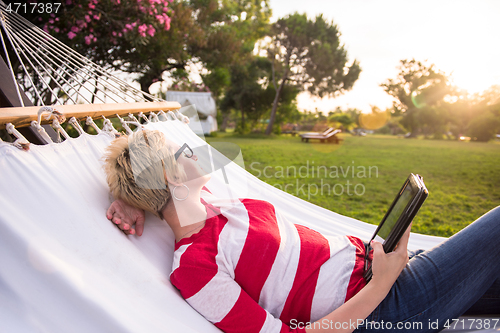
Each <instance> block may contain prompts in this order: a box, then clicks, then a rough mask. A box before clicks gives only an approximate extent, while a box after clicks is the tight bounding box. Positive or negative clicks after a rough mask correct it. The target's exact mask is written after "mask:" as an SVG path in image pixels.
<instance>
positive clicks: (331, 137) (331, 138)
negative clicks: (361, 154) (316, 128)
mask: <svg viewBox="0 0 500 333" xmlns="http://www.w3.org/2000/svg"><path fill="white" fill-rule="evenodd" d="M340 132H342V130H340V129H336V130H333V131H331V132H329V133H328V134H326V135H324V134H312V133H305V134H301V135H300V137H301V139H302V141H305V142H309V140H310V139H317V140H320V141H321V142H334V143H340V141H341V140H342V139H341V138H339V137H338V136H337V134H338V133H340Z"/></svg>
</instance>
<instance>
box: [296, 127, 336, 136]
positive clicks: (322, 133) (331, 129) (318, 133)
mask: <svg viewBox="0 0 500 333" xmlns="http://www.w3.org/2000/svg"><path fill="white" fill-rule="evenodd" d="M334 129H335V128H333V127H328V128H327V129H326V130H324V131H323V132H321V133H320V132H307V133H302V134H300V136H302V135H328V133H330V132H331V131H333V130H334Z"/></svg>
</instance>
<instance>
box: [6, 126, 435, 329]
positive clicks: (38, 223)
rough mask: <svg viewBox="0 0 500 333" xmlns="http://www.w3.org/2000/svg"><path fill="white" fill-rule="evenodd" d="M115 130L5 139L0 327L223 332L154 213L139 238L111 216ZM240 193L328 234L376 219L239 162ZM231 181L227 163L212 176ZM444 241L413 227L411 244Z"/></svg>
mask: <svg viewBox="0 0 500 333" xmlns="http://www.w3.org/2000/svg"><path fill="white" fill-rule="evenodd" d="M146 128H154V129H160V130H161V131H163V132H164V133H165V134H166V136H167V137H168V138H169V139H171V140H173V141H175V142H177V143H179V144H181V143H184V142H187V143H188V144H189V145H192V146H193V147H196V146H199V145H204V144H206V143H205V142H204V141H203V140H202V139H200V138H199V137H198V136H196V135H195V134H194V133H193V132H192V131H191V130H189V128H188V126H187V125H186V124H185V123H183V122H181V121H179V120H169V121H164V122H157V123H149V124H148V125H146ZM110 141H111V137H110V136H108V134H105V133H104V132H103V133H101V134H99V135H96V136H91V135H88V134H86V133H84V134H82V135H81V136H80V137H78V138H76V139H68V140H66V141H64V142H63V143H59V144H55V143H52V144H48V145H45V146H34V145H32V146H31V149H30V150H29V151H27V152H26V151H22V150H19V149H17V148H15V147H13V146H12V145H10V144H7V143H2V142H0V185H1V187H2V191H1V192H0V200H1V202H2V209H1V210H0V230H2V231H1V232H0V263H1V264H0V323H1V324H0V328H1V329H0V331H2V332H16V333H24V332H50V333H58V332H61V333H66V332H82V333H88V332H114V333H119V332H137V333H144V332H148V333H155V332H183V333H184V332H205V333H206V332H218V331H219V330H218V329H217V328H216V327H215V326H213V325H212V324H210V323H209V322H208V321H206V320H205V319H204V318H203V317H202V316H201V315H199V314H198V313H197V312H196V311H195V310H193V309H192V308H191V307H190V306H189V305H188V304H187V303H186V302H185V301H184V300H183V299H182V297H181V296H180V294H179V293H178V292H177V290H176V289H175V288H174V287H173V286H172V285H171V284H170V282H169V279H168V276H169V273H170V271H171V265H172V257H173V255H172V254H173V250H174V237H173V234H172V232H171V230H170V229H169V227H168V226H167V225H166V223H165V222H163V221H161V220H159V219H157V218H155V217H154V216H152V215H148V216H147V218H146V220H147V221H146V227H145V231H144V234H143V235H142V236H141V237H137V236H125V235H124V234H123V233H122V232H121V231H119V229H118V228H117V227H115V226H114V225H113V224H112V223H111V222H109V221H108V220H107V219H106V216H105V212H106V209H107V208H108V206H109V204H110V202H111V198H110V197H109V192H108V188H107V184H106V181H105V175H104V172H103V170H102V166H101V165H102V161H101V155H102V153H103V151H104V148H105V147H106V146H107V145H108V144H109V143H110ZM225 170H226V173H227V178H228V180H229V186H230V187H231V189H233V190H234V192H236V193H235V195H237V196H239V195H243V196H245V197H252V198H260V199H265V200H268V201H270V202H271V203H272V204H274V205H275V206H276V208H277V209H279V210H281V211H282V212H283V214H284V215H285V216H286V218H288V219H289V220H290V221H292V222H293V223H298V224H303V225H306V226H308V227H311V228H314V229H316V230H318V231H320V232H322V233H325V234H334V235H355V236H358V237H361V238H364V239H367V238H369V237H370V236H371V233H372V232H373V230H374V227H375V226H374V225H370V224H366V223H363V222H360V221H357V220H354V219H351V218H348V217H345V216H341V215H338V214H336V213H333V212H331V211H328V210H326V209H323V208H320V207H318V206H315V205H313V204H311V203H308V202H306V201H303V200H301V199H299V198H296V197H293V196H292V195H290V194H287V193H285V192H282V191H281V190H279V189H276V188H274V187H272V186H270V185H268V184H266V183H264V182H262V181H260V180H258V179H257V178H255V177H254V176H252V175H251V174H249V173H248V172H246V171H245V170H244V169H242V168H240V167H239V166H237V165H236V164H234V163H233V164H231V165H228V166H227V167H226V168H225ZM207 187H208V188H209V190H210V191H211V192H212V193H214V194H215V195H217V196H221V195H222V196H223V195H226V194H227V192H228V187H227V185H226V183H225V181H224V177H223V175H222V173H221V171H217V172H215V174H214V175H212V179H211V180H210V182H209V183H208V184H207ZM441 240H442V239H441V238H438V237H431V236H423V235H418V234H413V235H412V237H411V239H410V246H409V247H410V248H413V249H415V248H429V247H431V246H433V245H435V244H437V243H438V242H440V241H441Z"/></svg>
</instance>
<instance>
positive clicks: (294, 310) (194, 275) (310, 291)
mask: <svg viewBox="0 0 500 333" xmlns="http://www.w3.org/2000/svg"><path fill="white" fill-rule="evenodd" d="M205 198H206V197H205ZM207 201H208V202H209V203H207V202H206V201H205V200H203V199H202V202H203V203H204V204H205V205H206V207H207V213H208V216H207V221H206V224H205V226H204V227H203V228H202V229H201V230H200V231H199V232H198V233H196V234H194V235H192V236H191V237H188V238H183V239H181V240H180V241H179V242H178V243H176V245H175V252H174V261H173V270H172V273H171V274H170V280H171V282H172V284H173V285H174V286H175V287H176V288H177V289H179V291H180V293H181V295H182V297H184V298H185V299H186V301H187V302H188V303H189V304H190V305H191V306H192V307H193V308H194V309H195V310H197V311H198V312H199V313H200V314H202V315H203V316H204V317H205V318H206V319H207V320H209V321H210V322H212V323H214V324H215V325H216V326H217V327H218V328H220V329H221V330H222V331H224V332H304V330H303V329H299V328H297V327H298V325H297V323H299V322H300V323H308V322H314V321H317V320H319V319H321V318H322V317H324V316H325V315H327V314H329V313H330V312H332V311H333V310H335V309H336V308H338V307H339V306H340V305H342V304H343V303H344V302H345V301H347V300H348V299H349V298H351V297H352V296H354V295H355V294H356V293H357V292H358V291H359V290H360V289H361V288H363V287H364V285H365V280H364V279H363V277H362V275H363V268H364V267H363V265H364V253H365V248H364V245H363V242H362V241H361V240H360V239H358V238H355V237H351V236H342V237H326V236H323V235H322V234H320V233H319V232H317V231H314V230H312V229H309V228H307V227H304V226H301V225H296V224H292V223H290V222H288V221H286V220H285V219H284V218H282V217H281V216H280V214H279V213H278V212H277V211H275V209H274V206H273V205H272V204H270V203H268V202H266V201H260V200H253V199H241V200H239V201H236V202H234V201H233V202H231V203H229V204H228V203H227V201H224V200H217V199H215V200H213V199H211V200H207Z"/></svg>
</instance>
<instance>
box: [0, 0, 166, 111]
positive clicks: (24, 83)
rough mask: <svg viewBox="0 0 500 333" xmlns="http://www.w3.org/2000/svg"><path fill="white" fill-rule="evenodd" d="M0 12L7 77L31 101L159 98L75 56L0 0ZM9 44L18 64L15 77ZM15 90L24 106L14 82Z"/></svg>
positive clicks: (111, 100)
mask: <svg viewBox="0 0 500 333" xmlns="http://www.w3.org/2000/svg"><path fill="white" fill-rule="evenodd" d="M0 13H1V15H0V23H1V24H0V26H1V31H0V35H1V40H2V46H3V49H4V53H5V56H6V60H7V63H8V65H9V69H10V71H11V75H12V78H13V79H14V81H16V82H18V83H19V84H20V86H21V87H23V88H24V90H25V93H27V94H28V97H31V98H30V99H32V102H34V104H35V105H40V106H43V105H45V104H46V103H47V102H48V103H50V104H78V103H80V102H81V101H84V102H85V103H87V104H92V103H93V102H94V101H98V102H102V103H107V102H108V101H109V102H114V103H123V102H145V101H162V99H160V98H158V97H155V96H153V95H151V94H149V93H146V92H143V91H141V90H140V89H137V88H135V87H134V86H132V85H130V84H128V83H127V82H125V81H123V80H122V79H120V78H118V77H117V73H110V72H109V71H108V70H107V69H104V68H102V67H101V66H99V65H97V64H96V63H94V62H92V61H90V60H89V59H87V58H86V57H84V56H82V55H80V54H79V53H77V52H76V51H74V50H73V49H71V48H70V47H68V46H66V45H65V44H63V43H62V42H60V41H58V40H57V39H55V38H54V37H52V36H51V35H50V34H48V33H46V32H45V31H43V30H42V29H40V28H38V27H36V26H35V25H33V24H32V23H31V22H29V21H28V20H26V19H25V18H23V17H22V16H20V15H19V14H17V13H15V12H14V11H11V12H8V11H7V6H6V5H5V3H4V2H3V1H1V0H0ZM3 35H5V36H6V38H4V36H3ZM9 49H11V50H13V52H11V55H14V56H15V57H16V60H17V61H18V62H19V65H20V67H21V70H20V72H19V73H18V74H17V80H16V74H15V69H14V66H13V65H12V64H13V59H10V56H9V51H8V50H9ZM37 83H38V84H37ZM16 89H18V97H19V100H20V102H21V105H22V106H24V105H25V104H24V103H23V101H22V98H21V94H20V92H19V87H18V85H16Z"/></svg>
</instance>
